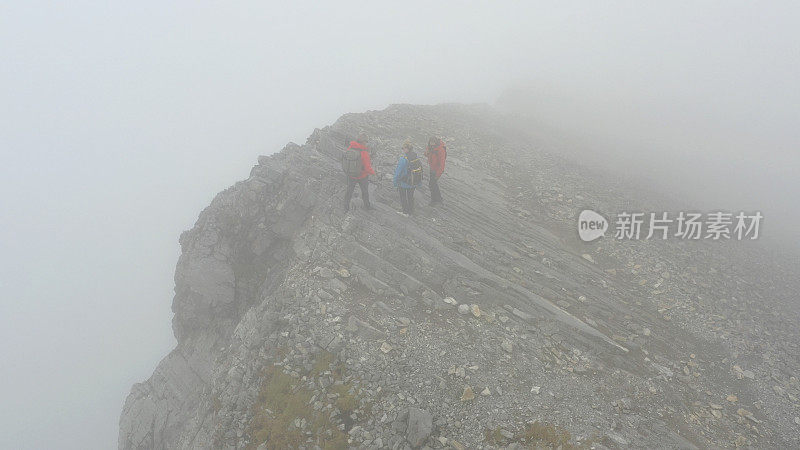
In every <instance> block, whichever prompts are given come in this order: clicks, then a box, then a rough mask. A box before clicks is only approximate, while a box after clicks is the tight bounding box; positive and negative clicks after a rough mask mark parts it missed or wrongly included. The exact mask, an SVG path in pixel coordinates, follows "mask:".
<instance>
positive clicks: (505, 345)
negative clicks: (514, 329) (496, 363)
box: [500, 339, 514, 353]
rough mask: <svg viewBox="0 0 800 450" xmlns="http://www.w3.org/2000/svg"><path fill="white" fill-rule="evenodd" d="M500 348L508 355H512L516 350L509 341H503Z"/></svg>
mask: <svg viewBox="0 0 800 450" xmlns="http://www.w3.org/2000/svg"><path fill="white" fill-rule="evenodd" d="M500 347H502V348H503V350H505V351H506V353H511V352H512V351H513V350H514V346H513V345H512V344H511V341H509V340H508V339H503V342H502V343H500Z"/></svg>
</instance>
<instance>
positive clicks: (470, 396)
mask: <svg viewBox="0 0 800 450" xmlns="http://www.w3.org/2000/svg"><path fill="white" fill-rule="evenodd" d="M474 399H475V393H474V392H472V387H470V386H467V387H465V388H464V392H463V393H461V401H462V402H466V401H470V400H474Z"/></svg>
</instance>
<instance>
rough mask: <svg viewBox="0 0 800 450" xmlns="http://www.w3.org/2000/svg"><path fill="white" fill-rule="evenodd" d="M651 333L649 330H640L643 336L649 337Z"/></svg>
mask: <svg viewBox="0 0 800 450" xmlns="http://www.w3.org/2000/svg"><path fill="white" fill-rule="evenodd" d="M651 333H652V332H651V331H650V328H645V329H643V330H642V334H643V335H645V336H650V334H651Z"/></svg>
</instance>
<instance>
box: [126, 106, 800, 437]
mask: <svg viewBox="0 0 800 450" xmlns="http://www.w3.org/2000/svg"><path fill="white" fill-rule="evenodd" d="M509 126H510V125H509V124H508V122H507V121H506V120H505V119H504V118H503V117H502V116H499V115H496V114H495V113H493V112H492V111H491V109H489V108H487V107H485V106H479V105H473V106H466V105H438V106H412V105H394V106H392V107H389V108H387V109H386V110H383V111H371V112H368V113H365V114H348V115H345V116H343V117H342V118H341V119H339V121H337V122H336V123H335V124H334V125H332V126H330V127H326V128H322V129H316V130H315V131H314V133H313V134H312V135H311V136H310V137H309V138H308V141H307V142H306V143H305V144H303V145H302V146H300V145H296V144H290V145H287V146H286V147H285V148H284V149H283V150H282V151H281V152H279V153H276V154H274V155H271V156H268V157H259V158H258V165H257V166H254V167H253V169H252V170H251V171H250V174H249V176H248V177H247V178H246V179H245V180H243V181H241V182H238V183H236V184H235V185H233V186H232V187H230V188H229V189H226V190H225V191H223V192H221V193H220V194H218V195H217V196H216V197H215V198H214V200H213V201H212V202H211V204H210V205H209V206H208V207H207V208H206V209H205V210H204V211H203V212H202V213H201V214H200V216H199V217H198V220H197V222H196V224H195V225H194V227H193V228H192V229H191V230H189V231H186V232H185V233H183V234H182V235H181V238H180V245H181V256H180V258H179V261H178V264H177V267H176V271H175V297H174V299H173V311H174V318H173V330H174V334H175V337H176V339H177V345H176V348H175V349H174V350H172V351H171V352H170V353H169V354H168V355H167V356H166V357H165V358H164V359H163V360H162V361H161V362H160V363H159V365H158V367H157V368H156V369H155V371H154V372H153V375H152V376H151V377H150V378H149V379H148V380H146V381H144V382H143V383H137V384H136V385H134V387H133V388H132V389H131V393H130V395H129V396H128V398H127V399H126V402H125V406H124V409H123V412H122V416H121V418H120V433H119V441H118V442H119V447H120V448H122V449H132V448H137V449H138V448H170V449H173V448H175V449H195V448H253V447H259V446H261V447H263V448H271V447H274V446H275V445H270V444H272V443H269V442H268V443H263V442H254V441H255V440H256V439H257V436H261V437H263V436H266V435H267V434H268V433H266V431H267V430H263V429H262V430H258V427H259V426H263V424H264V423H275V422H274V421H275V420H279V419H278V418H280V417H281V412H282V411H281V410H280V408H281V405H282V404H283V403H282V402H274V399H275V395H273V394H274V393H275V392H280V393H282V394H285V395H286V396H293V397H292V398H290V399H289V400H297V399H302V400H303V401H302V402H291V403H290V404H291V405H293V406H292V407H293V408H298V409H299V411H300V412H299V413H298V414H296V415H294V416H292V418H291V422H290V423H289V422H287V423H286V424H285V425H287V429H291V430H294V431H297V432H300V433H301V436H302V440H304V442H305V444H304V445H305V446H306V447H309V448H311V447H312V446H314V445H319V446H320V447H324V443H323V442H322V441H323V440H325V439H328V438H331V439H334V438H335V439H334V440H335V441H336V442H338V443H339V445H341V443H344V445H350V446H352V447H361V448H378V447H381V446H385V447H389V448H397V449H400V448H409V447H410V446H411V445H412V444H413V445H423V446H424V445H425V444H426V443H427V444H428V445H431V446H433V445H434V444H435V445H436V446H439V445H442V446H444V445H447V446H450V447H452V448H478V447H480V446H483V447H488V446H490V445H493V444H490V443H488V442H487V441H486V437H487V436H486V431H487V430H490V429H498V427H502V430H505V434H503V433H502V432H500V433H501V436H502V437H503V438H505V439H507V440H508V439H510V438H509V437H508V436H507V434H508V433H509V430H520V431H525V430H526V428H527V427H528V426H529V425H531V421H533V420H537V419H538V420H546V421H548V422H549V423H548V424H546V425H542V427H543V428H542V429H541V430H540V431H543V432H545V431H547V432H556V431H558V430H560V429H561V427H564V428H569V429H568V430H566V431H569V432H570V433H571V435H572V436H576V437H577V436H594V435H595V434H596V430H597V428H596V427H597V426H600V427H601V428H603V429H604V430H607V431H608V433H607V434H606V436H605V437H603V436H600V437H598V440H599V441H600V442H595V444H596V445H597V446H598V448H603V447H602V446H606V447H622V448H628V447H634V448H653V447H668V448H691V447H692V446H693V445H697V446H699V447H710V448H717V447H728V446H731V445H732V444H733V439H734V437H733V436H737V433H738V434H741V433H744V434H747V435H748V436H749V437H752V440H750V441H748V440H744V441H743V442H744V443H746V444H748V445H752V446H761V447H770V448H797V447H798V445H800V442H798V439H797V437H796V436H797V433H796V429H790V428H787V427H788V426H792V427H793V426H794V425H792V421H791V420H789V421H787V420H785V418H786V417H789V418H791V417H794V416H795V415H796V414H795V412H794V411H793V409H792V408H793V407H794V404H796V403H797V400H796V399H797V396H798V395H800V392H798V384H797V380H796V378H794V381H792V377H793V376H796V374H797V373H800V367H798V363H797V361H798V359H797V358H796V355H797V347H796V345H795V344H796V342H797V330H798V329H800V327H797V320H796V317H795V315H792V314H790V313H787V311H786V309H785V308H784V307H782V306H781V304H780V302H786V304H793V303H792V302H793V301H794V295H795V294H794V292H796V289H794V290H787V289H785V286H789V285H792V286H793V284H792V283H794V281H793V280H795V279H796V277H795V276H794V274H789V273H786V271H783V272H781V266H780V265H776V264H771V265H768V264H767V263H766V262H769V261H770V259H769V258H766V259H765V261H766V262H765V264H764V267H763V268H759V267H756V268H753V267H746V266H745V265H744V264H742V262H743V260H742V258H740V257H739V258H737V257H735V255H728V253H726V252H728V249H730V248H733V247H736V246H716V245H715V246H705V245H683V244H684V243H682V242H677V243H673V242H671V241H670V242H662V241H661V240H642V241H640V242H636V243H635V245H633V244H634V243H632V242H625V241H620V240H615V239H603V240H602V241H599V243H598V244H591V246H586V247H580V246H576V245H572V244H573V243H570V242H567V239H570V238H571V237H572V235H573V234H574V232H575V228H574V227H575V223H574V218H575V217H576V215H577V213H578V207H577V206H576V205H580V206H581V207H583V205H587V206H590V207H597V208H598V210H601V211H607V212H609V213H610V212H612V211H620V210H621V208H627V207H630V208H638V209H639V210H642V211H646V210H648V209H650V208H656V207H658V208H661V206H660V205H657V204H651V203H647V202H645V203H642V202H641V201H640V200H637V199H636V198H628V197H626V195H627V193H626V194H621V193H620V192H619V191H617V189H618V188H621V185H622V183H621V180H614V182H613V183H610V184H612V185H613V186H608V185H607V184H606V182H607V180H606V179H605V178H603V177H597V178H595V177H594V175H592V174H591V173H590V171H586V172H584V171H583V170H582V169H581V170H578V169H577V168H575V167H573V165H571V164H567V163H566V162H565V161H564V160H563V159H562V158H561V156H559V155H553V154H549V153H547V151H546V150H547V149H546V148H544V149H543V147H547V145H546V144H545V142H546V140H539V139H537V138H532V137H529V136H528V135H527V134H526V133H525V132H518V131H519V130H512V129H509ZM362 130H364V131H366V132H367V133H368V134H369V135H370V138H371V141H370V142H371V144H370V147H371V150H372V151H373V163H374V165H375V167H376V169H377V170H378V172H379V173H391V172H392V171H393V169H394V165H395V163H396V152H397V150H398V148H399V146H400V145H402V142H403V141H404V140H405V139H412V140H413V141H414V143H415V144H417V145H420V147H421V148H422V147H423V146H424V144H425V142H426V140H427V138H428V134H429V133H433V134H437V135H442V136H444V138H445V139H446V140H447V142H448V162H447V164H448V165H447V169H446V170H445V173H444V175H443V176H442V179H441V180H440V183H441V187H442V191H443V194H444V195H445V199H446V200H445V201H446V202H447V204H448V206H447V208H438V207H437V208H430V207H427V206H425V205H424V203H426V201H425V200H427V198H426V197H427V196H428V195H429V194H428V188H427V185H423V186H422V187H421V188H420V189H419V190H418V192H417V194H416V195H417V201H418V202H420V205H422V206H420V208H419V210H418V212H417V214H416V215H415V217H412V218H409V217H404V216H401V215H399V214H397V213H395V210H396V208H397V207H398V206H399V205H398V203H397V196H396V191H395V189H394V187H393V185H392V181H391V179H389V178H387V177H383V178H382V177H375V178H374V179H372V180H370V183H369V189H370V197H371V199H372V200H373V209H372V210H370V211H365V210H362V209H360V208H353V209H352V210H351V211H350V212H348V213H347V214H345V213H343V212H342V211H341V209H342V208H341V206H342V204H341V201H342V196H343V189H344V183H343V180H342V177H341V168H340V155H341V151H342V149H343V145H344V142H345V141H346V140H347V139H348V138H352V136H353V135H354V134H357V133H358V132H359V131H362ZM531 131H534V132H538V130H531ZM534 134H535V133H534ZM244 175H247V174H244ZM618 184H619V185H620V186H619V187H618V186H617V185H618ZM630 192H631V193H632V194H631V195H633V193H636V192H638V190H635V189H634V190H630ZM355 195H356V199H354V202H353V206H355V205H358V206H360V199H359V198H358V197H359V196H360V192H358V190H357V191H356V194H355ZM573 199H574V203H572V201H573ZM574 244H578V243H577V242H574ZM578 245H580V244H578ZM723 247H725V248H723ZM576 249H585V250H578V251H577V253H576ZM584 251H586V252H587V253H586V255H589V256H590V258H585V257H583V256H582V252H584ZM588 252H590V253H591V254H590V253H588ZM747 252H748V257H751V256H750V255H755V254H756V253H755V250H754V249H752V248H749V247H748V249H747ZM591 255H595V256H591ZM598 255H603V257H602V258H600V257H599V256H598ZM745 259H746V258H745ZM592 263H593V264H592ZM687 264H691V266H687ZM740 266H741V267H740ZM712 267H713V268H714V270H713V271H712V270H711V268H712ZM786 267H796V265H791V264H787V265H786ZM667 269H668V270H667ZM750 272H752V273H750ZM776 274H778V275H776ZM790 275H791V276H790ZM781 277H782V278H781ZM642 281H643V284H641V285H640V283H641V282H642ZM656 285H657V286H656ZM764 286H769V290H768V291H767V290H764V289H763V287H764ZM763 292H769V295H768V296H766V295H760V294H761V293H763ZM787 292H790V293H789V294H787ZM443 297H444V298H443ZM456 299H458V301H457V300H456ZM459 303H463V304H461V305H459ZM478 305H480V306H478ZM454 307H457V311H454V310H453V309H454ZM501 308H502V310H501ZM456 312H458V313H460V315H459V314H455V313H456ZM470 316H472V317H470ZM473 317H474V318H477V319H478V320H475V319H473ZM484 318H485V320H484ZM467 319H469V320H467ZM751 329H752V330H758V331H759V333H750V332H749V331H748V330H751ZM762 331H763V333H762ZM767 331H768V332H769V334H767V333H766V332H767ZM721 343H724V345H722V344H721ZM498 347H500V348H498ZM629 349H630V351H629ZM701 349H702V350H703V352H702V353H701V352H700V350H701ZM690 352H695V353H694V354H696V355H695V356H696V357H694V358H692V357H688V358H687V356H686V355H687V354H689V353H690ZM733 364H741V365H743V366H745V367H749V368H750V369H752V370H743V369H742V368H741V367H739V366H738V365H737V366H735V367H734V368H733V370H724V369H723V370H718V369H719V368H728V367H731V366H732V365H733ZM446 368H447V369H446ZM684 368H686V372H684ZM445 371H446V372H447V373H445ZM756 372H757V373H758V377H756ZM737 378H738V379H741V380H746V383H745V382H743V381H737ZM543 382H546V384H547V390H546V395H541V393H542V392H541V388H540V387H538V386H537V385H539V384H542V383H543ZM271 383H274V384H271ZM466 384H469V385H477V386H481V388H480V393H481V394H482V395H481V398H480V399H475V392H474V391H473V388H472V387H471V386H469V385H466ZM465 385H466V386H465ZM462 386H465V387H463V391H462V392H461V395H460V397H459V393H458V391H459V390H461V389H462ZM486 386H491V388H485V387H486ZM529 386H533V388H530V390H529ZM773 386H777V387H778V389H775V388H774V387H773ZM732 389H736V390H741V394H740V395H742V396H743V399H744V398H747V399H748V401H749V400H750V399H751V397H753V396H755V398H756V399H757V400H756V401H755V403H754V404H753V408H755V409H754V411H755V413H756V414H758V415H759V417H762V419H756V418H755V416H754V415H753V414H752V413H749V412H748V413H747V414H745V415H740V414H738V413H737V414H734V415H732V414H727V412H728V409H727V408H728V406H731V404H735V405H736V406H735V407H738V406H739V403H740V401H739V400H738V399H734V400H733V401H732V400H731V397H730V396H729V397H727V398H726V400H727V403H725V404H726V405H728V406H726V407H725V408H722V409H718V408H717V407H718V406H719V405H717V404H716V403H711V404H710V403H709V401H713V402H720V400H719V398H720V395H724V393H726V392H730V391H731V390H732ZM484 393H487V394H489V395H486V394H484ZM720 393H723V394H720ZM267 394H269V395H267ZM756 395H757V396H756ZM459 398H460V399H461V401H459ZM284 400H286V398H284ZM270 401H273V402H274V404H267V403H269V402H270ZM612 401H615V402H616V403H615V404H616V405H617V406H618V407H614V408H612V407H610V406H609V405H610V404H611V403H612ZM742 401H743V400H742ZM712 405H713V406H712ZM409 408H419V410H420V411H422V412H421V413H419V414H418V413H416V412H415V413H413V414H406V416H405V418H403V413H402V412H401V411H406V413H407V412H408V410H409ZM684 412H686V414H684ZM423 413H424V414H423ZM620 413H624V416H622V415H621V414H620ZM316 415H318V416H316ZM412 415H414V416H418V417H422V419H421V420H416V419H414V420H411V421H410V420H409V419H410V417H411V416H412ZM426 415H431V416H435V417H436V427H435V429H436V434H435V435H434V438H436V439H431V437H430V434H431V433H432V431H431V430H432V429H433V428H434V427H432V425H430V420H429V419H427V418H425V417H426ZM315 417H316V418H318V419H321V420H319V421H316V420H315ZM666 417H673V418H674V417H685V418H686V423H681V424H680V427H678V426H677V425H675V423H674V421H672V420H664V418H666ZM775 417H781V418H784V419H781V420H775V419H774V418H775ZM730 418H733V419H737V420H729V419H730ZM295 419H299V421H295ZM303 419H305V420H306V421H305V422H303ZM758 420H761V421H760V422H759V421H758ZM415 421H416V422H415ZM708 421H714V422H715V423H709V422H708ZM326 422H330V426H329V427H328V429H327V430H325V431H319V430H318V429H317V428H316V425H315V424H317V423H326ZM410 422H415V423H417V424H418V425H419V426H417V427H416V431H415V432H414V433H413V436H412V435H409V434H408V433H409V424H410ZM755 425H758V428H757V429H756V428H755ZM550 426H552V428H550ZM259 431H260V433H259ZM419 436H424V437H419ZM682 436H691V439H692V442H689V441H688V440H687V439H684V438H683V437H682ZM418 437H419V438H418ZM348 439H349V440H350V441H349V442H348ZM501 440H502V439H501ZM736 442H739V441H738V440H737V441H736ZM306 444H307V445H306Z"/></svg>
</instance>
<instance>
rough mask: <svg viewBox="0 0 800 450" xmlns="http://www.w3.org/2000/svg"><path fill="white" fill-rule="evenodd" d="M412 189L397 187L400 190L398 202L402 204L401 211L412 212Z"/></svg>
mask: <svg viewBox="0 0 800 450" xmlns="http://www.w3.org/2000/svg"><path fill="white" fill-rule="evenodd" d="M414 189H415V188H413V187H412V188H408V189H406V188H398V189H397V190H399V191H400V204H401V205H403V212H404V213H406V214H411V213H413V212H414Z"/></svg>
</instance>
